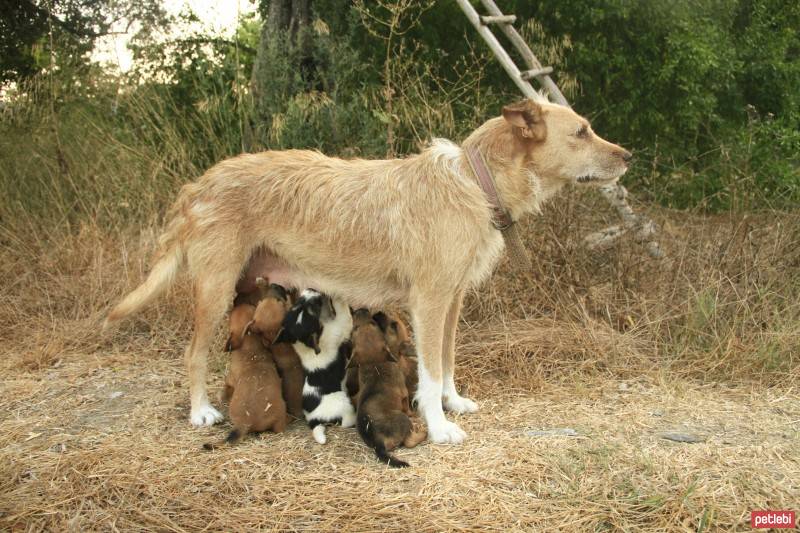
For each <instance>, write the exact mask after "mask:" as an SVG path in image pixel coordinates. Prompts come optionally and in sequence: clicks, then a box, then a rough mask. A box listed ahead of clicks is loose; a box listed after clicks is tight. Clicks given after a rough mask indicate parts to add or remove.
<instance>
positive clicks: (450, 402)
mask: <svg viewBox="0 0 800 533" xmlns="http://www.w3.org/2000/svg"><path fill="white" fill-rule="evenodd" d="M442 405H444V408H445V409H446V410H448V411H452V412H454V413H459V414H461V413H474V412H476V411H477V410H478V404H477V403H475V402H473V401H472V400H470V399H469V398H464V397H463V396H460V395H458V394H451V395H449V396H445V397H443V398H442Z"/></svg>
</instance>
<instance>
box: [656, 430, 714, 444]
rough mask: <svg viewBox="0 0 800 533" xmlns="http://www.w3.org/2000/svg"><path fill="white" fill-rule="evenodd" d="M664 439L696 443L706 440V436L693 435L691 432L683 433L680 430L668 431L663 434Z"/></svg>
mask: <svg viewBox="0 0 800 533" xmlns="http://www.w3.org/2000/svg"><path fill="white" fill-rule="evenodd" d="M661 438H662V439H667V440H671V441H674V442H685V443H688V444H694V443H696V442H705V441H706V439H705V437H700V436H698V435H692V434H691V433H681V432H678V431H669V432H667V433H662V434H661Z"/></svg>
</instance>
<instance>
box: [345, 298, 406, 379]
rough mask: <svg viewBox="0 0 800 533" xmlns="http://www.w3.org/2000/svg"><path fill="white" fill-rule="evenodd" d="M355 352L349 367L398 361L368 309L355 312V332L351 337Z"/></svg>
mask: <svg viewBox="0 0 800 533" xmlns="http://www.w3.org/2000/svg"><path fill="white" fill-rule="evenodd" d="M350 339H351V341H352V343H353V352H352V355H351V357H350V362H349V363H348V364H347V367H348V368H356V367H360V366H361V365H372V364H377V363H383V362H387V361H391V362H397V358H396V357H395V356H394V355H393V354H392V353H391V351H390V350H389V348H388V347H387V345H386V339H385V337H384V334H383V331H381V328H380V327H379V326H378V324H377V323H376V322H375V320H373V318H372V317H371V316H370V314H369V311H367V310H366V309H359V310H358V311H356V312H355V313H353V333H352V335H351V337H350Z"/></svg>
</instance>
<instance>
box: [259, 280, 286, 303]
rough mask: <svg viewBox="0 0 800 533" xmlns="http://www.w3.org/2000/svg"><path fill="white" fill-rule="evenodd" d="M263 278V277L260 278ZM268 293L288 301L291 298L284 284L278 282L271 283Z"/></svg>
mask: <svg viewBox="0 0 800 533" xmlns="http://www.w3.org/2000/svg"><path fill="white" fill-rule="evenodd" d="M259 279H261V278H259ZM267 295H268V296H272V297H274V298H277V299H278V300H283V301H287V300H288V299H289V295H288V294H287V293H286V289H284V288H283V287H282V286H280V285H278V284H277V283H270V284H269V289H268V290H267Z"/></svg>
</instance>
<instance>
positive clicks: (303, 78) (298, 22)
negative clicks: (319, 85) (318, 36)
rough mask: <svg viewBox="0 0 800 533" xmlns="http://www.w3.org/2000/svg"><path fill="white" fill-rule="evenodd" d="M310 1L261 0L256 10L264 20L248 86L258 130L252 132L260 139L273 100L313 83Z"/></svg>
mask: <svg viewBox="0 0 800 533" xmlns="http://www.w3.org/2000/svg"><path fill="white" fill-rule="evenodd" d="M311 2H312V0H261V5H260V9H259V11H260V12H261V16H262V18H263V19H264V23H263V25H262V26H261V38H260V40H259V44H258V50H257V52H256V58H255V61H254V63H253V73H252V76H251V78H250V89H251V92H252V95H253V104H254V105H253V110H254V116H253V120H254V123H255V124H254V125H255V130H256V131H257V132H259V133H257V134H256V135H258V136H259V137H261V138H262V139H263V138H264V137H265V131H266V130H267V129H268V128H269V123H270V122H271V117H272V115H273V113H274V112H275V111H276V109H277V108H278V105H277V102H280V101H282V100H285V99H287V98H291V97H292V96H294V95H295V94H297V93H298V92H301V91H303V90H309V89H310V88H311V87H312V86H313V83H314V81H313V78H314V59H313V35H312V32H311ZM281 67H284V68H283V69H282V68H281ZM298 74H299V79H297V75H298Z"/></svg>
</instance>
